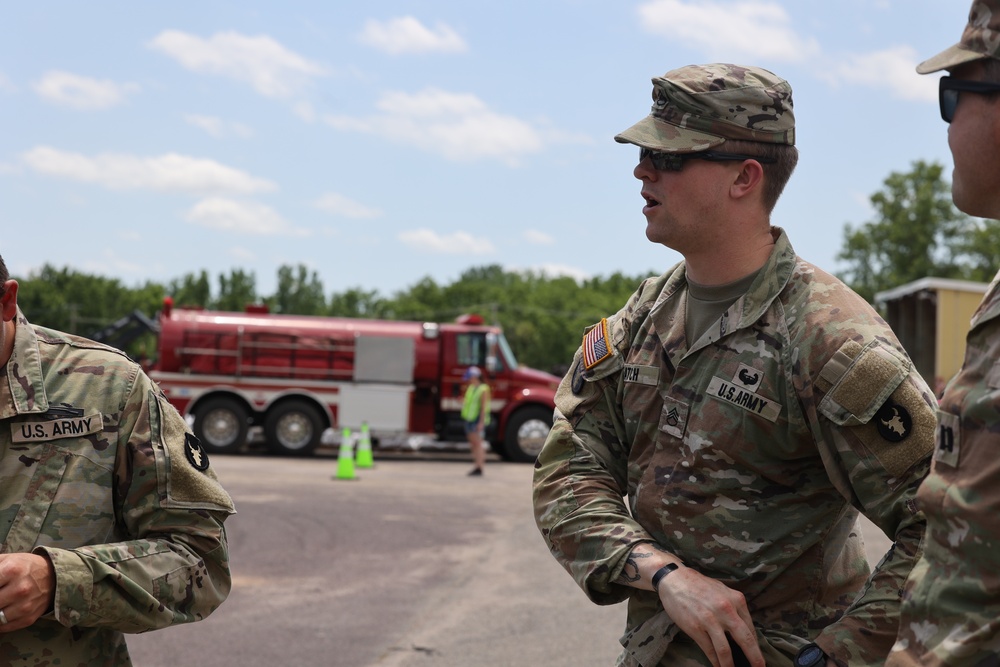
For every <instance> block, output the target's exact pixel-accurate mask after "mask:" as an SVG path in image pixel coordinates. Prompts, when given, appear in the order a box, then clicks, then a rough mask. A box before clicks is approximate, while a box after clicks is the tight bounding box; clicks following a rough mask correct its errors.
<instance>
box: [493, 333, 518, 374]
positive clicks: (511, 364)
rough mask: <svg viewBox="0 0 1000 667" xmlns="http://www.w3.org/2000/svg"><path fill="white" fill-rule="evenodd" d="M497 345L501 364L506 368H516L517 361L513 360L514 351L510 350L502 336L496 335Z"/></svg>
mask: <svg viewBox="0 0 1000 667" xmlns="http://www.w3.org/2000/svg"><path fill="white" fill-rule="evenodd" d="M497 343H498V345H499V347H500V356H501V357H502V360H501V363H503V364H505V365H506V366H507V368H517V359H515V358H514V351H513V350H511V349H510V344H509V343H508V342H507V339H506V338H505V337H504V335H503V334H497Z"/></svg>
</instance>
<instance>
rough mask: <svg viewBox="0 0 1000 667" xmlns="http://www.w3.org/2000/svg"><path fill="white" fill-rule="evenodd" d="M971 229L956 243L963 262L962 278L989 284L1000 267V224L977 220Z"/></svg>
mask: <svg viewBox="0 0 1000 667" xmlns="http://www.w3.org/2000/svg"><path fill="white" fill-rule="evenodd" d="M970 227H971V228H970V229H969V230H968V231H967V232H966V234H965V236H964V237H962V238H961V239H959V240H958V241H957V242H956V243H955V250H956V253H957V254H958V256H959V257H960V258H961V260H962V266H961V269H962V277H963V278H964V279H966V280H975V281H978V282H989V281H991V280H993V276H994V275H996V273H997V268H998V266H1000V262H998V258H1000V222H998V221H996V220H980V219H975V220H973V221H972V222H971V223H970Z"/></svg>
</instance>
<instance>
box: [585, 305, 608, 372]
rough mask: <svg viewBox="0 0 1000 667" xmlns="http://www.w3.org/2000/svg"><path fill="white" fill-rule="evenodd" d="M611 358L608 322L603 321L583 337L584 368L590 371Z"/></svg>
mask: <svg viewBox="0 0 1000 667" xmlns="http://www.w3.org/2000/svg"><path fill="white" fill-rule="evenodd" d="M610 356H611V345H610V344H609V343H608V320H607V318H605V319H602V320H601V321H600V322H598V323H597V324H596V325H595V326H594V328H593V329H591V330H590V331H588V332H587V335H586V336H584V337H583V366H584V368H586V369H587V370H588V371H589V370H590V369H591V368H593V367H594V366H596V365H597V364H599V363H601V362H602V361H604V360H605V359H607V358H608V357H610Z"/></svg>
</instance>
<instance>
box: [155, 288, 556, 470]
mask: <svg viewBox="0 0 1000 667" xmlns="http://www.w3.org/2000/svg"><path fill="white" fill-rule="evenodd" d="M158 353H159V358H158V359H157V361H156V364H155V365H154V366H153V368H152V369H151V371H150V376H151V377H152V378H153V379H154V380H156V382H157V383H159V385H160V387H162V388H163V391H164V392H165V393H166V395H167V397H168V398H169V399H170V401H171V403H173V404H174V406H175V407H176V408H177V409H178V410H179V411H180V412H181V413H182V414H184V415H189V416H191V417H192V418H193V429H194V432H195V434H196V435H197V436H198V438H199V439H200V440H201V442H202V443H203V445H204V446H205V447H206V448H207V449H208V450H209V451H211V452H235V451H239V450H241V449H242V448H243V446H244V444H245V442H246V440H247V432H248V429H249V427H251V426H262V427H263V430H264V436H265V437H264V439H265V442H266V446H267V447H268V448H270V449H271V450H273V451H274V452H276V453H281V454H300V455H301V454H309V453H311V452H313V450H315V449H316V447H317V446H318V445H319V444H320V439H321V436H322V434H323V432H324V431H325V430H326V429H327V428H333V429H338V430H339V429H342V428H344V427H350V428H352V429H358V428H360V427H361V426H362V424H367V425H368V428H369V430H370V432H371V435H372V439H373V441H374V442H375V443H376V444H378V443H379V441H382V442H386V441H392V440H401V439H404V438H406V437H407V436H409V435H412V434H432V435H436V436H437V437H438V439H441V440H463V441H464V439H465V436H464V432H463V430H462V422H461V418H460V415H459V413H460V411H461V406H462V399H463V396H464V388H463V382H462V375H463V374H464V372H465V370H466V369H467V368H468V367H469V366H473V365H475V366H479V367H480V368H481V369H482V370H483V371H484V373H485V377H486V380H487V382H488V383H489V385H490V389H491V393H492V403H491V414H492V423H491V425H490V428H489V429H488V431H487V439H488V440H489V441H490V444H491V446H492V447H493V449H494V450H495V451H497V452H498V453H499V454H500V455H501V456H503V457H504V458H507V459H509V460H514V461H531V460H534V458H535V456H536V455H537V454H538V451H539V449H540V448H541V445H542V443H543V442H544V439H545V436H546V435H547V434H548V431H549V428H550V426H551V424H552V410H553V400H554V397H555V391H556V388H557V386H558V383H559V378H557V377H556V376H554V375H550V374H548V373H543V372H541V371H537V370H533V369H530V368H524V367H519V366H518V364H517V361H516V360H515V358H514V354H513V352H512V351H511V349H510V346H509V345H508V344H507V341H506V339H505V338H504V336H503V333H502V332H501V330H500V329H499V328H497V327H493V326H487V325H485V324H484V323H483V319H482V318H481V317H479V316H477V315H465V316H462V317H460V318H458V320H457V321H456V322H455V323H453V324H438V323H433V322H397V321H391V320H363V319H351V318H332V317H310V316H299V315H275V314H270V313H268V312H267V311H266V309H265V308H256V307H253V306H251V307H248V308H247V312H244V313H231V312H212V311H205V310H194V309H186V308H173V307H171V304H170V303H169V301H168V302H167V303H165V304H164V308H163V311H162V312H161V314H160V318H159V350H158Z"/></svg>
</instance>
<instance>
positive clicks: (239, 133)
mask: <svg viewBox="0 0 1000 667" xmlns="http://www.w3.org/2000/svg"><path fill="white" fill-rule="evenodd" d="M184 120H185V121H187V123H188V124H190V125H193V126H195V127H197V128H199V129H201V130H204V131H205V132H206V133H208V134H209V135H211V136H213V137H215V138H216V139H222V138H224V137H230V136H233V137H239V138H241V139H246V138H248V137H252V136H253V130H251V129H250V127H249V126H248V125H244V124H243V123H236V122H232V121H226V120H223V119H221V118H217V117H216V116H202V115H200V114H193V113H192V114H187V115H186V116H184Z"/></svg>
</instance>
